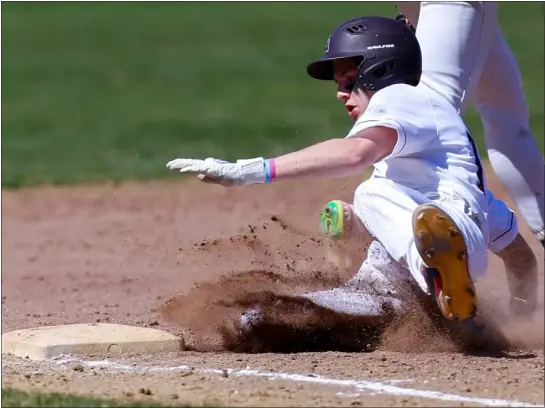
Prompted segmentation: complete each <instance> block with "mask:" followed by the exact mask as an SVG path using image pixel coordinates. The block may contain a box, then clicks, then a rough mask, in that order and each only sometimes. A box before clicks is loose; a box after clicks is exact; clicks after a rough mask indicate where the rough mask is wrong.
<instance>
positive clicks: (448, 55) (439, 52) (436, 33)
mask: <svg viewBox="0 0 545 408" xmlns="http://www.w3.org/2000/svg"><path fill="white" fill-rule="evenodd" d="M396 6H397V8H398V10H399V11H401V12H402V13H403V14H405V16H406V17H407V18H408V19H409V20H410V21H411V23H412V24H413V25H414V26H415V27H416V36H417V38H418V41H419V43H420V47H421V49H422V70H423V72H422V78H421V86H425V87H427V88H429V89H430V90H432V91H433V92H436V93H438V94H439V95H441V96H442V97H445V98H447V99H448V100H449V102H450V103H451V104H452V105H453V106H454V107H455V108H456V109H458V110H459V111H460V113H461V114H463V113H464V110H465V107H466V106H467V98H466V93H468V92H470V89H471V88H472V87H473V86H474V85H475V84H476V81H477V78H478V77H479V76H480V75H481V72H482V70H483V67H484V64H485V61H486V58H487V55H488V51H489V49H490V44H491V42H492V39H493V35H494V29H495V27H496V24H497V2H444V1H423V2H398V3H396Z"/></svg>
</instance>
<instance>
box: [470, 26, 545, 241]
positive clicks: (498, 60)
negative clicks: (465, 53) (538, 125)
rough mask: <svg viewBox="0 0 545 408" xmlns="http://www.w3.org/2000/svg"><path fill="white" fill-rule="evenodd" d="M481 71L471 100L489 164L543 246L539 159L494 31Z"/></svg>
mask: <svg viewBox="0 0 545 408" xmlns="http://www.w3.org/2000/svg"><path fill="white" fill-rule="evenodd" d="M484 71H485V75H482V77H481V78H480V79H479V82H478V83H477V86H476V88H475V91H474V94H473V98H472V99H473V101H474V103H475V107H476V108H477V110H478V112H479V113H480V115H481V120H482V122H483V127H484V131H485V137H486V144H487V148H488V157H489V159H490V163H491V164H492V168H493V169H494V172H495V173H496V175H497V176H498V177H499V179H500V180H501V182H502V183H503V184H504V185H505V187H506V188H507V191H508V192H509V195H510V196H511V197H512V198H513V200H514V201H515V204H516V206H517V208H518V209H519V211H520V214H521V215H522V217H523V218H524V220H525V221H526V222H527V224H528V225H529V227H530V229H531V230H532V231H533V232H534V234H535V235H536V236H537V238H538V239H539V240H541V242H542V243H543V239H544V218H545V216H544V206H545V204H544V203H545V167H544V163H543V156H542V155H541V153H540V151H539V148H538V146H537V144H536V142H535V140H534V138H533V137H532V133H531V130H530V124H529V118H528V107H527V105H526V101H525V98H524V90H523V88H522V80H521V74H520V70H519V67H518V64H517V62H516V59H515V57H514V56H513V54H512V52H511V50H510V49H509V46H508V44H507V42H506V41H505V39H504V37H503V34H502V33H501V30H500V28H499V27H496V30H495V36H494V41H493V45H492V47H491V51H490V54H489V55H488V59H487V61H486V64H485V68H484Z"/></svg>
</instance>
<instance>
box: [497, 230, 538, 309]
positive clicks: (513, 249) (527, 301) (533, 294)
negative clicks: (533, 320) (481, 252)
mask: <svg viewBox="0 0 545 408" xmlns="http://www.w3.org/2000/svg"><path fill="white" fill-rule="evenodd" d="M496 255H498V256H499V257H500V258H501V259H502V261H503V263H504V265H505V272H506V274H507V283H508V285H509V292H510V294H511V299H510V303H509V305H510V309H511V312H513V313H514V314H517V315H530V314H532V313H533V312H534V311H535V309H536V307H537V294H538V276H537V260H536V256H535V254H534V252H533V251H532V249H531V248H530V246H529V245H528V243H527V242H526V240H525V239H524V238H523V237H522V235H521V234H518V235H517V237H516V238H515V240H514V241H513V242H512V243H511V244H509V245H508V246H507V247H506V248H505V249H503V250H502V251H500V252H496Z"/></svg>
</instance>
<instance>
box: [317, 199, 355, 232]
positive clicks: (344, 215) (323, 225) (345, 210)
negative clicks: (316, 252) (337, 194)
mask: <svg viewBox="0 0 545 408" xmlns="http://www.w3.org/2000/svg"><path fill="white" fill-rule="evenodd" d="M351 214H352V210H351V209H350V206H349V205H348V204H346V203H345V202H343V201H341V200H333V201H330V202H329V203H327V204H326V205H325V207H324V208H323V210H322V213H321V215H320V231H321V232H322V233H324V234H325V235H327V236H328V237H330V238H333V239H341V238H345V237H346V236H347V235H348V233H349V232H350V227H351V218H352V217H351Z"/></svg>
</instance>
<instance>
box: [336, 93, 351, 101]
mask: <svg viewBox="0 0 545 408" xmlns="http://www.w3.org/2000/svg"><path fill="white" fill-rule="evenodd" d="M349 98H350V93H348V92H345V91H337V99H338V100H339V101H347V100H348V99H349Z"/></svg>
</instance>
